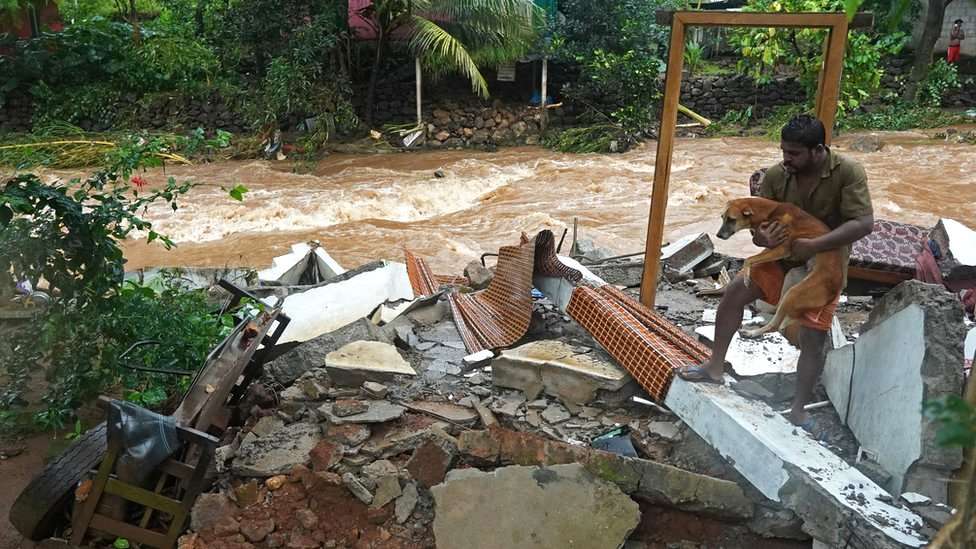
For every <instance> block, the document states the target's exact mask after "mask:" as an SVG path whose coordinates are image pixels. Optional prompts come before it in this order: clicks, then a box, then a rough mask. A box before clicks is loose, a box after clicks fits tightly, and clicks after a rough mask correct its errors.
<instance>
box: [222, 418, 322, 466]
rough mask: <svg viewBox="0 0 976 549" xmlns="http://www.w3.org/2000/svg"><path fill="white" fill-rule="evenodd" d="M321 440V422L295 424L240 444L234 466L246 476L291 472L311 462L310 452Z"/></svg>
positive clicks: (248, 439)
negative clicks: (319, 423) (317, 423)
mask: <svg viewBox="0 0 976 549" xmlns="http://www.w3.org/2000/svg"><path fill="white" fill-rule="evenodd" d="M321 439H322V431H321V429H320V428H319V426H318V425H314V424H310V423H292V424H291V425H286V426H284V427H281V428H279V429H276V430H274V431H272V432H270V433H268V434H266V435H264V436H262V437H250V438H247V439H245V440H244V442H242V443H241V447H240V448H239V449H238V450H237V455H236V456H235V457H234V460H233V462H232V465H231V471H233V472H234V474H237V475H240V476H244V477H270V476H273V475H281V474H285V473H288V472H290V471H291V470H292V469H293V468H294V467H295V466H296V465H306V464H308V463H309V461H310V459H311V458H310V457H309V452H311V451H312V449H313V448H315V445H316V444H318V442H319V440H321Z"/></svg>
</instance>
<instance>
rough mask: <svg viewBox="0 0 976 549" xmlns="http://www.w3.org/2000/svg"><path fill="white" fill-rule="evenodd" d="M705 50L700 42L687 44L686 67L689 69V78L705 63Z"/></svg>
mask: <svg viewBox="0 0 976 549" xmlns="http://www.w3.org/2000/svg"><path fill="white" fill-rule="evenodd" d="M704 54H705V48H704V47H703V46H702V45H701V44H699V43H698V42H688V43H687V44H685V59H684V60H685V67H686V68H687V69H688V76H693V75H695V74H696V73H697V72H698V70H699V68H700V67H701V64H702V62H703V61H704Z"/></svg>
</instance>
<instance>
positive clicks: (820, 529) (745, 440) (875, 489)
mask: <svg viewBox="0 0 976 549" xmlns="http://www.w3.org/2000/svg"><path fill="white" fill-rule="evenodd" d="M665 404H666V405H667V406H668V407H669V408H670V409H671V410H672V411H674V412H675V413H676V414H677V415H678V416H679V417H680V418H681V419H682V420H683V421H684V422H685V423H686V424H688V426H689V427H691V428H692V429H693V430H694V431H695V432H696V433H698V434H699V435H700V436H701V437H702V438H704V439H705V440H706V441H707V442H708V443H709V444H710V445H711V446H712V447H713V448H715V449H716V450H718V451H719V452H720V453H721V454H722V455H723V456H725V458H726V459H727V460H728V461H729V462H730V463H731V464H732V466H733V467H735V469H736V470H738V471H739V472H740V473H742V475H743V476H744V477H745V478H746V479H747V480H749V482H751V483H752V485H753V486H755V487H756V488H757V489H758V490H759V491H760V492H761V493H762V494H763V495H764V496H766V497H767V498H769V499H771V500H773V501H777V502H781V503H783V505H785V506H786V507H787V508H789V509H791V510H793V511H794V512H795V513H796V514H797V515H798V516H799V517H800V518H801V519H803V520H804V531H806V532H807V533H808V534H810V535H811V536H813V537H814V538H816V539H819V540H822V541H824V542H826V543H828V544H831V545H832V546H833V545H837V546H842V545H843V544H844V543H845V539H846V537H847V535H848V533H849V532H853V533H855V534H856V535H857V536H858V538H859V539H860V540H861V542H862V544H863V546H864V547H865V548H869V549H873V548H895V547H921V546H923V545H924V544H925V543H926V541H925V540H924V539H923V538H922V537H921V536H920V534H919V527H920V526H921V524H922V520H921V518H920V517H919V516H918V515H916V514H914V513H912V512H910V511H908V510H907V509H903V508H900V507H895V506H894V505H892V504H890V503H888V502H889V501H890V500H891V497H890V496H889V495H888V494H887V492H885V491H884V489H882V488H881V487H879V486H878V485H876V484H875V483H874V482H872V481H871V480H870V479H868V478H867V477H866V476H864V475H863V474H862V473H861V472H860V471H858V470H856V469H854V468H853V467H851V466H849V465H848V464H847V463H845V462H844V461H843V460H842V459H840V458H839V457H837V456H836V455H834V454H833V453H831V452H830V451H828V450H827V449H825V448H824V447H822V446H820V445H819V444H817V442H816V441H815V440H813V439H812V438H811V437H810V436H809V435H807V434H806V433H805V432H804V431H802V430H800V429H799V428H797V427H796V426H794V425H792V424H791V423H790V422H789V421H787V420H786V419H785V418H784V417H783V416H781V415H780V414H777V413H775V412H774V411H773V410H772V409H771V408H770V407H769V406H766V405H765V404H762V403H760V402H757V401H751V400H747V399H745V398H743V397H741V396H739V395H737V394H736V393H734V392H732V391H730V390H729V389H728V388H727V387H723V386H717V385H710V384H709V385H707V386H706V384H700V383H689V382H686V381H684V380H682V379H681V378H675V379H674V381H672V384H671V387H670V389H669V391H668V394H667V397H666V399H665Z"/></svg>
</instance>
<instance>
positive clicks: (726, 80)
mask: <svg viewBox="0 0 976 549" xmlns="http://www.w3.org/2000/svg"><path fill="white" fill-rule="evenodd" d="M805 100H806V91H805V90H804V89H803V86H802V85H801V84H800V82H799V81H797V80H796V79H795V78H790V77H784V78H776V79H774V80H773V81H772V82H770V83H769V84H765V85H758V84H756V82H755V80H753V79H752V77H750V76H746V75H742V74H736V75H733V76H695V77H691V78H688V77H685V78H684V79H683V80H682V82H681V104H682V105H684V106H686V107H688V108H689V109H691V110H693V111H695V112H697V113H698V114H700V115H702V116H705V117H707V118H711V119H713V120H718V119H720V118H722V117H723V116H725V114H727V113H729V112H731V111H741V110H743V109H746V108H749V107H752V109H753V113H752V114H753V116H761V115H764V114H767V113H768V112H769V111H771V110H773V109H775V108H776V107H780V106H783V105H792V104H797V103H801V102H803V101H805Z"/></svg>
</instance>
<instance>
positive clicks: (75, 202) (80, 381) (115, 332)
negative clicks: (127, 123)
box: [0, 136, 246, 429]
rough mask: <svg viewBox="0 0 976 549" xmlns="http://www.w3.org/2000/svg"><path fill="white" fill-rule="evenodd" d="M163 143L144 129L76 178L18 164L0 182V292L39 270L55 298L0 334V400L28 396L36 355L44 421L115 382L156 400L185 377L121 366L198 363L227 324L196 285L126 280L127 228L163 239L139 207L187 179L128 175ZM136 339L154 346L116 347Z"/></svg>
mask: <svg viewBox="0 0 976 549" xmlns="http://www.w3.org/2000/svg"><path fill="white" fill-rule="evenodd" d="M163 147H164V144H163V143H161V142H160V141H159V140H156V139H153V138H151V137H146V136H140V137H134V138H132V139H131V140H130V141H128V142H126V143H124V144H122V145H120V146H119V147H117V149H116V150H115V151H113V152H112V153H110V154H109V156H108V158H109V164H108V167H107V168H105V169H103V170H100V171H98V172H96V173H95V174H93V175H92V176H90V177H88V178H86V179H84V180H78V179H75V180H72V181H71V182H69V183H62V182H55V183H44V182H42V181H41V180H40V179H39V178H38V177H37V176H35V175H33V174H23V175H19V176H16V177H14V178H12V179H10V180H8V181H6V182H5V183H4V184H3V185H2V187H0V250H2V251H3V253H2V254H0V293H3V292H4V291H5V290H7V289H8V288H10V287H11V286H12V285H13V282H14V281H15V280H16V281H20V280H29V281H31V282H32V283H33V285H34V286H35V287H36V286H37V282H38V281H39V279H41V278H42V277H43V279H44V280H45V281H46V282H47V284H48V285H49V290H48V291H49V292H50V293H51V295H52V296H53V297H54V300H53V302H52V303H51V305H50V306H49V308H48V309H47V310H46V312H45V314H44V316H43V317H42V320H41V324H40V328H39V329H38V328H36V327H30V328H24V329H21V330H18V331H16V332H14V333H8V334H7V337H4V338H3V342H2V343H0V380H2V381H3V383H0V385H2V387H3V390H2V391H0V409H4V410H6V411H8V412H10V411H11V410H10V408H11V407H12V406H16V405H24V404H27V405H31V404H37V403H30V402H24V397H25V389H26V387H27V385H28V382H29V381H30V379H31V375H32V373H33V372H35V371H37V369H38V365H41V364H43V365H44V366H45V370H46V376H47V380H48V382H49V385H48V388H47V391H46V393H45V394H44V396H43V397H42V398H41V401H40V404H42V405H43V408H42V409H41V410H39V411H37V412H36V413H35V414H34V416H33V420H34V422H35V423H36V424H37V425H38V426H40V427H42V428H46V429H62V428H64V426H65V425H66V424H67V423H68V422H69V421H70V420H71V419H72V418H73V416H74V410H75V409H76V408H77V407H78V406H80V405H81V404H82V403H84V402H86V401H88V400H89V399H91V398H93V397H95V396H97V395H98V394H99V393H101V392H103V391H113V390H118V391H121V392H122V393H123V394H124V396H125V397H126V398H129V399H130V400H133V401H136V402H138V403H140V404H141V405H144V406H148V407H152V408H157V409H158V408H160V407H161V406H163V404H164V403H165V402H167V401H169V400H170V399H172V398H173V397H174V396H175V395H177V394H179V393H180V392H182V390H183V389H184V388H185V386H186V383H187V381H186V378H182V380H178V379H174V378H172V377H167V376H164V375H162V374H157V373H146V372H141V371H135V370H129V369H126V368H124V367H123V366H124V365H125V364H132V363H136V364H137V365H141V366H155V367H167V368H171V369H177V370H187V371H192V370H195V369H196V368H198V367H199V366H200V364H201V363H202V360H203V357H204V356H206V354H207V352H208V350H209V349H210V348H211V347H212V346H213V344H214V343H215V342H216V341H217V339H218V338H219V337H221V336H222V335H224V334H226V333H227V332H228V331H229V329H230V328H231V324H232V320H231V319H230V318H229V317H220V318H218V317H216V316H215V315H213V314H212V313H211V306H210V304H209V303H208V302H207V300H206V296H205V294H204V293H203V292H202V291H186V290H184V289H183V288H182V287H181V286H180V284H179V280H178V278H176V277H173V278H170V279H166V280H164V281H163V283H162V285H161V287H160V289H158V290H157V289H154V288H150V287H144V286H138V285H135V284H131V283H123V265H124V261H125V260H124V258H123V256H122V251H121V248H120V242H121V241H122V240H123V239H125V238H126V237H128V236H129V235H130V234H131V233H132V232H133V231H142V232H144V233H145V234H146V235H147V240H148V241H150V242H151V241H154V240H158V241H160V242H162V243H163V244H164V245H165V246H167V247H169V246H171V245H172V242H171V241H170V240H169V239H168V238H166V237H165V236H164V235H160V234H158V233H156V232H155V231H153V229H152V225H151V224H150V223H149V222H148V221H145V220H144V219H142V218H141V217H140V215H141V214H142V212H144V211H145V210H146V208H147V207H148V206H150V205H151V204H153V203H156V202H164V203H167V204H168V205H169V206H170V207H171V208H173V209H176V208H177V206H178V205H177V200H178V198H179V197H180V196H181V195H183V194H184V193H186V192H188V191H190V189H192V188H193V187H194V186H195V185H196V184H194V183H189V182H186V183H177V182H176V181H175V180H174V179H173V178H170V179H169V180H168V182H167V183H166V184H165V185H163V186H161V187H159V188H156V189H154V190H147V189H145V188H144V187H145V186H146V182H145V181H144V180H143V178H142V177H141V176H132V174H133V173H134V172H136V171H137V170H140V169H142V168H144V167H146V166H152V165H158V164H159V162H160V161H159V157H158V156H157V154H158V153H159V151H160V150H161V148H163ZM130 176H132V177H131V178H130ZM244 192H246V189H245V188H244V187H243V186H240V185H238V186H237V187H235V188H234V189H231V190H230V194H231V195H232V196H234V197H235V198H238V199H240V198H241V197H242V195H243V193H244ZM144 340H156V341H159V342H160V344H159V345H153V346H147V347H141V348H140V352H139V353H137V354H135V355H132V356H129V357H125V358H123V357H122V355H123V352H124V351H125V350H126V349H128V348H129V347H130V346H131V345H132V344H133V343H135V342H137V341H144ZM7 417H10V416H9V415H8V416H7ZM13 417H17V416H16V414H15V415H14V416H13Z"/></svg>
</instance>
